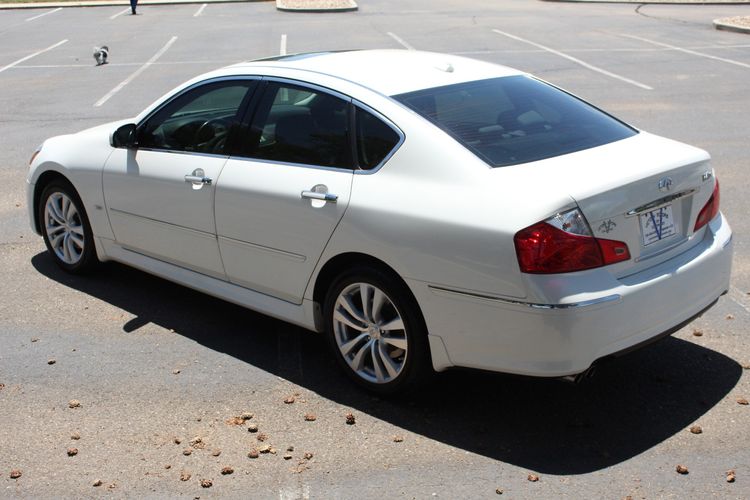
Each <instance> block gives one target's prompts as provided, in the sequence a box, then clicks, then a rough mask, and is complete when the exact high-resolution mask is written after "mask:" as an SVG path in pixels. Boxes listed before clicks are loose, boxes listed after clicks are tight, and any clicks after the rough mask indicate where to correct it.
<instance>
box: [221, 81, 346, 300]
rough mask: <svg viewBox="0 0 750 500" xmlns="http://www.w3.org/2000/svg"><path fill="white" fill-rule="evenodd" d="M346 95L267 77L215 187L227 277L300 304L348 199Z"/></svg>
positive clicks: (222, 252) (240, 283)
mask: <svg viewBox="0 0 750 500" xmlns="http://www.w3.org/2000/svg"><path fill="white" fill-rule="evenodd" d="M350 108H351V103H350V101H349V99H347V98H345V97H343V96H340V95H334V94H332V93H329V92H327V91H324V90H322V89H318V88H313V87H303V86H299V85H295V84H291V83H285V82H281V81H269V82H268V84H267V88H266V90H265V91H264V94H263V96H262V98H261V99H260V102H259V104H258V108H257V110H256V112H255V117H254V118H253V122H252V127H251V133H250V137H249V138H248V139H247V141H246V143H245V144H246V149H245V150H244V152H243V154H242V155H239V156H238V157H232V158H230V159H229V161H228V162H227V164H226V165H225V166H224V169H223V171H222V173H221V176H220V177H219V181H218V183H217V186H216V229H217V234H218V239H219V247H220V249H221V256H222V259H223V262H224V267H225V269H226V273H227V276H228V278H229V280H230V281H231V282H232V283H236V284H238V285H241V286H245V287H248V288H251V289H253V290H256V291H259V292H262V293H265V294H268V295H272V296H274V297H278V298H281V299H284V300H287V301H289V302H293V303H296V304H299V303H301V302H302V296H303V294H304V291H305V287H306V286H307V282H308V281H309V279H310V276H311V275H312V272H313V270H314V269H315V265H316V264H317V262H318V259H319V258H320V255H321V254H322V252H323V250H324V248H325V245H326V243H327V242H328V240H329V238H330V236H331V234H332V233H333V231H334V229H335V228H336V225H337V224H338V222H339V221H340V220H341V217H342V216H343V214H344V211H345V210H346V207H347V205H348V203H349V195H350V192H351V184H352V177H353V168H352V165H353V161H352V147H351V142H350V135H349V123H350V122H349V119H350Z"/></svg>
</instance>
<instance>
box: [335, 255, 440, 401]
mask: <svg viewBox="0 0 750 500" xmlns="http://www.w3.org/2000/svg"><path fill="white" fill-rule="evenodd" d="M364 297H366V298H367V300H365V301H364V302H365V303H367V304H368V307H367V308H364V307H363V298H364ZM323 313H324V315H325V316H324V320H325V328H326V337H327V339H328V343H329V345H330V347H331V350H332V351H333V355H334V356H335V357H336V360H337V361H338V363H339V365H340V366H341V368H342V369H343V370H344V372H345V373H346V374H347V375H348V376H349V377H350V378H351V379H352V380H353V381H354V382H356V383H357V384H359V385H360V386H361V387H364V388H366V389H367V390H369V391H372V392H375V393H377V394H380V395H391V394H396V393H404V392H411V391H413V390H414V389H416V388H418V387H421V386H422V385H423V384H424V383H425V382H426V381H427V380H428V378H429V376H430V375H431V374H432V373H433V371H432V363H431V361H430V353H429V348H428V342H427V328H426V327H425V324H424V319H423V318H422V314H421V311H420V310H419V306H418V305H417V302H416V300H415V299H414V297H413V296H412V294H411V292H410V291H409V290H408V288H407V287H406V285H405V284H404V283H403V282H401V281H400V280H398V279H395V278H394V277H392V276H391V275H389V274H386V273H384V272H382V271H380V270H377V269H373V268H369V267H362V268H355V269H352V270H350V271H347V272H345V273H343V274H341V275H339V276H338V277H337V278H336V279H335V280H334V281H333V284H332V285H331V287H330V288H329V290H328V293H327V294H326V299H325V302H324V306H323Z"/></svg>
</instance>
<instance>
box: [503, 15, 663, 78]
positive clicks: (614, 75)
mask: <svg viewBox="0 0 750 500" xmlns="http://www.w3.org/2000/svg"><path fill="white" fill-rule="evenodd" d="M492 31H494V32H495V33H497V34H498V35H503V36H506V37H508V38H512V39H513V40H517V41H519V42H523V43H526V44H529V45H533V46H534V47H538V48H540V49H542V50H545V51H547V52H549V53H550V54H555V55H556V56H560V57H562V58H563V59H567V60H568V61H572V62H574V63H576V64H579V65H581V66H583V67H584V68H586V69H590V70H591V71H596V72H597V73H601V74H602V75H606V76H608V77H610V78H614V79H616V80H620V81H622V82H625V83H629V84H631V85H635V86H636V87H638V88H641V89H644V90H654V88H653V87H651V86H649V85H646V84H645V83H641V82H639V81H636V80H632V79H630V78H626V77H624V76H622V75H618V74H617V73H612V72H611V71H607V70H606V69H602V68H600V67H598V66H594V65H593V64H589V63H587V62H586V61H582V60H580V59H578V58H577V57H573V56H569V55H568V54H565V53H564V52H560V51H559V50H555V49H552V48H550V47H547V46H545V45H542V44H540V43H536V42H532V41H531V40H526V39H524V38H521V37H520V36H516V35H511V34H510V33H506V32H504V31H500V30H496V29H493V30H492Z"/></svg>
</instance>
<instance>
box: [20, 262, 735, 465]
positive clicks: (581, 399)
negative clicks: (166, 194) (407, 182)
mask: <svg viewBox="0 0 750 500" xmlns="http://www.w3.org/2000/svg"><path fill="white" fill-rule="evenodd" d="M32 264H33V266H34V267H35V268H36V269H37V271H39V272H40V273H42V274H43V275H45V276H47V277H48V278H50V279H52V280H54V281H57V282H59V283H61V284H63V285H65V286H68V287H71V288H74V289H76V290H79V291H81V292H83V293H86V294H89V295H91V296H93V297H96V298H97V299H99V300H103V301H105V302H107V303H109V304H112V305H114V306H116V307H119V308H121V309H123V310H125V311H127V312H128V313H130V314H132V315H135V316H136V317H135V318H134V319H132V320H130V321H128V322H127V323H125V324H123V331H124V332H132V331H134V330H136V329H137V328H139V327H140V326H142V325H144V324H147V323H153V324H156V325H159V326H161V327H164V328H169V329H173V330H174V331H175V332H176V333H177V334H179V335H182V336H184V337H187V338H190V339H192V340H194V341H195V342H198V343H200V344H202V345H204V346H205V347H206V348H209V349H212V350H214V351H217V352H222V353H226V354H228V355H230V356H233V357H234V358H236V359H238V360H241V361H243V362H246V363H249V364H251V365H253V366H256V367H258V368H260V369H263V370H265V371H268V372H270V373H273V374H275V375H278V376H280V377H282V378H285V379H287V380H289V381H291V382H293V383H295V384H298V385H300V386H302V387H304V388H305V389H308V390H310V391H313V392H315V393H317V394H319V395H321V396H322V397H325V398H328V399H330V400H332V401H335V402H336V403H339V404H341V405H344V406H348V407H351V408H352V410H354V411H355V412H363V413H366V414H369V415H371V416H373V417H375V418H378V419H381V420H384V421H386V422H389V423H391V424H393V425H395V426H397V427H400V428H403V429H405V430H406V431H410V432H414V433H417V434H420V435H422V436H425V437H427V438H430V439H433V440H436V441H439V442H442V443H445V444H447V445H450V446H454V447H457V448H460V449H463V450H466V451H469V452H472V453H477V454H480V455H483V456H486V457H489V458H493V459H496V460H500V461H503V462H507V463H510V464H513V465H516V466H519V467H523V468H528V469H531V470H534V471H538V472H541V473H546V474H566V475H569V474H583V473H588V472H592V471H597V470H601V469H603V468H606V467H609V466H612V465H614V464H617V463H620V462H622V461H625V460H627V459H629V458H631V457H634V456H636V455H638V454H640V453H643V452H645V451H646V450H648V449H650V448H652V447H653V446H655V445H657V444H659V443H661V442H662V441H664V440H666V439H668V438H670V437H671V436H673V435H675V434H677V433H679V432H688V431H687V430H686V428H687V427H688V426H689V425H690V424H691V423H693V422H695V421H696V420H698V419H699V418H700V417H701V416H702V415H703V414H704V413H706V412H707V411H708V410H709V409H710V408H712V407H713V406H714V405H716V404H717V403H718V402H719V401H721V400H722V398H724V397H725V396H726V395H727V393H728V392H729V391H730V390H731V389H732V388H733V387H734V386H735V384H736V383H737V381H738V380H739V378H740V376H741V373H742V368H741V367H740V365H739V364H738V363H736V362H735V361H733V360H732V359H730V358H728V357H726V356H724V355H722V354H720V353H718V352H715V351H712V350H709V349H706V348H704V347H701V346H698V345H695V344H693V343H690V342H686V341H684V340H680V339H677V338H674V337H668V338H666V339H664V340H663V341H660V342H657V343H655V344H652V345H651V346H648V347H646V348H644V349H641V350H639V351H636V352H634V353H631V354H629V355H627V356H624V357H622V358H618V359H616V360H614V361H612V362H611V363H608V364H606V365H604V366H603V367H601V368H600V369H599V370H598V371H597V374H596V376H595V377H593V378H591V379H589V380H587V381H585V382H584V383H582V384H579V385H574V384H572V383H568V382H565V381H562V380H555V379H537V378H531V377H520V376H512V375H502V374H493V373H484V372H478V371H471V370H455V371H449V372H446V373H441V374H438V375H437V376H436V377H435V381H434V383H433V384H431V385H430V387H428V388H427V389H426V390H424V391H421V392H420V393H419V394H418V395H416V396H412V397H404V398H399V399H390V400H389V399H382V398H378V397H373V396H371V395H369V394H367V393H365V392H363V391H362V390H360V389H359V388H357V387H356V386H354V385H353V384H352V383H351V382H349V381H348V379H346V377H345V376H344V374H343V373H340V372H339V370H338V367H337V366H336V364H335V363H333V362H332V361H333V360H332V357H331V355H330V354H329V352H328V350H327V345H326V343H325V342H324V341H323V340H324V339H323V338H322V336H319V335H314V334H311V333H309V332H307V331H305V330H303V329H301V328H298V327H295V326H293V325H290V324H288V323H284V322H282V321H278V320H275V319H272V318H269V317H267V316H264V315H262V314H258V313H255V312H252V311H249V310H247V309H244V308H242V307H239V306H235V305H232V304H230V303H227V302H224V301H222V300H219V299H215V298H212V297H210V296H207V295H204V294H202V293H199V292H195V291H193V290H190V289H188V288H185V287H182V286H179V285H176V284H173V283H171V282H169V281H166V280H162V279H159V278H156V277H153V276H151V275H148V274H146V273H143V272H140V271H137V270H135V269H131V268H128V267H126V266H122V265H119V264H113V263H108V264H106V265H102V266H101V269H100V270H99V272H98V273H97V274H95V275H92V276H84V277H80V276H71V275H68V274H66V273H64V272H62V271H61V270H59V269H58V268H57V267H56V266H55V265H54V264H53V263H52V261H51V259H49V257H48V256H47V255H46V254H44V253H40V254H38V255H36V256H34V257H33V258H32Z"/></svg>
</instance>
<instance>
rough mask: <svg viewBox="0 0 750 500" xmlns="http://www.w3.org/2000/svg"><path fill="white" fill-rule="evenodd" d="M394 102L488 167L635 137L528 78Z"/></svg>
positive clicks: (466, 86) (416, 95) (412, 95)
mask: <svg viewBox="0 0 750 500" xmlns="http://www.w3.org/2000/svg"><path fill="white" fill-rule="evenodd" d="M394 98H395V99H396V100H398V101H400V102H402V103H403V104H405V105H406V106H408V107H409V108H411V109H413V110H414V111H416V112H417V113H419V114H420V115H422V116H424V117H425V118H427V119H428V120H430V121H432V122H433V123H435V124H436V125H437V126H438V127H440V128H442V129H443V130H445V131H446V132H448V133H449V134H450V135H452V136H453V137H454V138H456V139H457V140H458V141H459V142H460V143H461V144H463V145H464V146H465V147H466V148H468V149H469V150H471V151H472V152H473V153H474V154H476V155H477V156H479V157H480V158H481V159H482V160H484V161H485V162H487V163H488V164H489V165H491V166H493V167H502V166H506V165H516V164H518V163H527V162H530V161H536V160H543V159H545V158H552V157H553V156H560V155H564V154H567V153H573V152H575V151H581V150H583V149H589V148H594V147H596V146H601V145H603V144H608V143H610V142H615V141H619V140H621V139H625V138H627V137H631V136H633V135H635V134H637V133H638V132H637V131H636V130H634V129H632V128H631V127H629V126H627V125H625V124H624V123H622V122H620V121H618V120H617V119H615V118H613V117H611V116H609V115H608V114H606V113H604V112H603V111H600V110H599V109H597V108H595V107H593V106H591V105H589V104H587V103H585V102H583V101H581V100H580V99H577V98H576V97H573V96H572V95H570V94H567V93H565V92H563V91H561V90H559V89H556V88H555V87H552V86H551V85H548V84H545V83H542V82H540V81H539V80H535V79H534V78H531V77H528V76H509V77H503V78H493V79H489V80H479V81H474V82H467V83H459V84H456V85H449V86H446V87H437V88H432V89H426V90H419V91H416V92H410V93H408V94H401V95H397V96H395V97H394Z"/></svg>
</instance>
